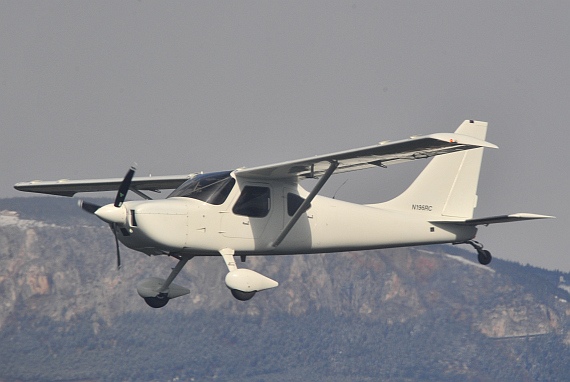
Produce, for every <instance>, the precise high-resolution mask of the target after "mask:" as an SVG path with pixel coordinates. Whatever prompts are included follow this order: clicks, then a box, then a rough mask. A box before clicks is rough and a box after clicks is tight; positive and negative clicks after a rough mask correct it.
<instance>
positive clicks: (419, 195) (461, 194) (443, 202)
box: [374, 120, 487, 219]
mask: <svg viewBox="0 0 570 382" xmlns="http://www.w3.org/2000/svg"><path fill="white" fill-rule="evenodd" d="M455 133H456V134H463V135H468V136H471V137H474V138H478V139H481V140H485V136H486V134H487V122H479V121H469V120H468V121H464V122H463V123H462V124H461V125H460V126H459V128H458V129H457V130H456V131H455ZM482 158H483V148H478V149H472V150H467V151H460V152H455V153H451V154H446V155H440V156H437V157H435V158H433V159H432V160H431V162H430V163H429V164H428V165H427V166H426V168H425V169H424V170H423V171H422V172H421V173H420V175H419V176H418V177H417V178H416V180H414V182H413V183H412V184H411V185H410V187H408V189H407V190H406V191H404V192H403V193H402V194H400V195H399V196H397V197H395V198H394V199H392V200H390V201H388V202H385V203H380V204H376V205H374V206H375V207H381V208H386V209H395V210H403V211H410V212H413V211H421V212H424V213H428V214H432V215H438V216H448V217H459V218H465V219H470V218H472V217H473V209H474V208H475V206H476V204H477V184H478V182H479V171H480V169H481V160H482Z"/></svg>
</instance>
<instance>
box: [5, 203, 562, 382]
mask: <svg viewBox="0 0 570 382" xmlns="http://www.w3.org/2000/svg"><path fill="white" fill-rule="evenodd" d="M75 203H76V202H75V200H74V199H66V198H18V199H5V200H0V211H3V212H2V213H1V214H0V340H1V342H0V343H1V345H0V357H1V358H2V360H3V361H2V362H1V363H0V381H37V380H41V381H61V380H74V381H79V380H85V381H93V380H101V381H105V380H109V381H118V380H133V381H174V380H211V379H215V380H247V381H251V380H253V381H285V380H300V379H308V380H317V381H318V380H323V381H341V380H343V381H344V380H347V379H350V380H362V381H369V380H385V381H426V380H433V381H459V380H461V381H499V380H500V381H552V380H566V379H568V375H570V362H568V361H570V332H569V331H568V329H569V328H570V303H569V302H568V301H570V295H569V294H568V290H570V285H569V286H567V284H566V281H567V280H568V281H569V282H570V275H568V274H565V273H561V272H554V271H546V270H542V269H537V268H533V267H529V266H525V267H523V266H521V265H518V264H515V263H510V262H504V261H500V260H494V261H493V263H492V264H491V266H489V267H483V266H480V265H478V264H476V263H475V261H476V260H475V255H473V254H472V253H470V252H467V251H464V250H461V249H460V248H458V247H453V246H431V247H416V248H402V249H391V250H382V251H367V252H349V253H342V254H327V255H307V256H287V257H258V258H248V259H247V262H246V263H245V264H243V265H240V266H243V267H247V268H250V269H254V270H256V271H258V272H260V273H262V274H264V275H267V276H269V277H271V278H273V279H275V280H277V281H279V283H280V286H279V287H278V288H276V289H274V290H269V291H265V292H261V293H258V294H257V295H256V296H255V297H254V298H253V299H252V300H250V301H247V302H240V301H237V300H235V299H233V297H232V296H231V294H230V293H229V291H228V290H227V288H226V287H225V285H224V282H223V279H224V276H225V273H226V272H227V270H226V267H225V265H224V263H223V261H222V260H221V259H220V258H217V257H214V258H195V259H193V260H191V261H190V262H189V263H188V265H187V266H186V267H185V268H184V270H183V271H182V272H181V274H180V275H179V277H178V278H177V281H176V282H177V283H178V284H180V285H183V286H185V287H188V288H190V290H191V293H190V294H189V295H187V296H184V297H181V298H179V299H176V300H172V301H171V302H170V303H169V304H168V305H167V306H166V307H165V308H163V309H159V310H155V309H151V308H149V307H148V306H147V305H146V304H145V303H144V301H143V300H142V299H141V298H140V297H139V296H138V295H137V293H136V284H137V283H138V282H139V281H140V280H142V279H144V278H147V277H152V276H157V277H163V278H165V277H166V276H167V275H168V273H169V271H170V268H171V267H173V266H174V265H175V261H174V260H173V259H170V258H164V257H160V258H149V257H146V256H145V255H142V254H140V253H137V252H133V251H130V250H128V249H126V248H124V247H123V248H122V255H123V256H122V257H123V268H122V269H121V270H120V271H117V270H116V267H115V248H114V239H113V236H112V233H111V232H110V230H109V228H108V227H107V226H105V225H104V224H102V223H100V222H99V221H98V220H97V219H95V218H94V217H93V216H90V215H88V214H85V213H83V212H82V211H81V210H80V209H79V208H77V207H76V205H75Z"/></svg>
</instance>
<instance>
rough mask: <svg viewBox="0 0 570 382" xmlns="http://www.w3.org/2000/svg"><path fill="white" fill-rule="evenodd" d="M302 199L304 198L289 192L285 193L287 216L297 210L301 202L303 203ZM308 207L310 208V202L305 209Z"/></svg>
mask: <svg viewBox="0 0 570 382" xmlns="http://www.w3.org/2000/svg"><path fill="white" fill-rule="evenodd" d="M304 201H305V199H303V198H302V197H300V196H299V195H297V194H293V193H291V192H289V193H288V194H287V214H288V215H289V216H293V215H295V212H297V210H298V209H299V207H301V204H303V202H304ZM309 208H311V205H310V204H309V206H308V208H307V210H308V209H309Z"/></svg>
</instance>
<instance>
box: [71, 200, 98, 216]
mask: <svg viewBox="0 0 570 382" xmlns="http://www.w3.org/2000/svg"><path fill="white" fill-rule="evenodd" d="M77 204H79V207H81V208H82V209H83V211H86V212H89V213H90V214H94V213H95V211H97V210H98V209H99V208H101V206H98V205H97V204H93V203H89V202H86V201H85V200H80V201H79V202H78V203H77Z"/></svg>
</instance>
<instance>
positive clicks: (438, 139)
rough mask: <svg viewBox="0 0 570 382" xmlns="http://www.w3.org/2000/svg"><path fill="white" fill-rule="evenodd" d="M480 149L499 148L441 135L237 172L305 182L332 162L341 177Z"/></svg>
mask: <svg viewBox="0 0 570 382" xmlns="http://www.w3.org/2000/svg"><path fill="white" fill-rule="evenodd" d="M480 147H491V148H497V146H495V145H494V144H492V143H489V142H486V141H483V140H480V139H476V138H473V137H470V136H467V135H462V134H454V133H438V134H430V135H426V136H419V137H412V138H410V139H405V140H401V141H395V142H388V143H384V144H382V143H380V144H378V145H374V146H369V147H363V148H359V149H353V150H347V151H340V152H337V153H332V154H325V155H317V156H314V157H310V158H305V159H299V160H293V161H288V162H282V163H277V164H272V165H267V166H260V167H253V168H246V169H240V170H237V171H236V175H237V176H240V177H244V178H253V179H296V180H302V179H306V178H315V177H320V176H322V175H323V174H324V173H325V172H326V171H327V169H328V168H329V167H330V165H331V163H333V162H334V163H338V167H337V169H336V171H335V173H342V172H348V171H355V170H361V169H365V168H371V167H378V166H379V167H384V166H387V165H391V164H396V163H402V162H408V161H411V160H416V159H422V158H429V157H433V156H436V155H441V154H448V153H452V152H455V151H461V150H470V149H474V148H480Z"/></svg>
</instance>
